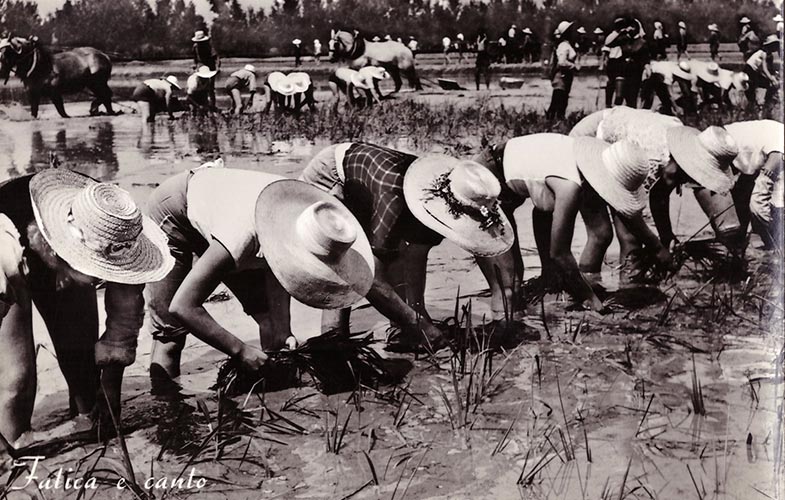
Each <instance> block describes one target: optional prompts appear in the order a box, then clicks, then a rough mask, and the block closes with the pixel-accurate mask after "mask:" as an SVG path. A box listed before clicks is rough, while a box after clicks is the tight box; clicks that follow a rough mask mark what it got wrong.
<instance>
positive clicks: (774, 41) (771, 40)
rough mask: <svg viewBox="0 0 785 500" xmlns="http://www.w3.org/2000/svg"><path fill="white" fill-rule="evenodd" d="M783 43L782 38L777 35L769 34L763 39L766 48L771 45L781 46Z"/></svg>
mask: <svg viewBox="0 0 785 500" xmlns="http://www.w3.org/2000/svg"><path fill="white" fill-rule="evenodd" d="M781 43H782V40H780V37H778V36H777V35H769V36H767V37H766V39H765V40H764V41H763V48H764V49H765V48H768V47H771V46H774V47H779V46H780V44H781Z"/></svg>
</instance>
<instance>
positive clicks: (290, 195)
mask: <svg viewBox="0 0 785 500" xmlns="http://www.w3.org/2000/svg"><path fill="white" fill-rule="evenodd" d="M322 201H328V202H331V203H333V204H335V205H336V206H338V207H339V208H340V209H341V210H343V211H345V214H344V215H345V217H346V220H351V221H352V223H353V224H354V225H355V229H356V232H357V239H356V240H355V241H354V243H353V244H352V246H351V247H350V248H349V249H348V250H347V251H346V252H344V253H343V254H342V255H341V256H340V257H338V258H336V259H335V260H332V261H328V260H325V259H322V258H320V257H318V256H316V255H314V254H312V253H311V252H309V251H308V250H307V249H306V247H305V245H303V244H302V242H301V239H300V236H299V235H298V234H297V230H296V223H295V222H296V221H297V218H298V217H299V216H300V214H302V213H303V211H305V209H306V208H308V207H310V206H311V205H313V204H314V203H318V202H322ZM255 220H256V222H255V225H256V232H257V234H259V235H260V236H259V244H260V247H261V250H262V253H263V254H264V258H265V259H266V260H267V263H268V265H269V266H270V270H271V271H272V272H273V274H274V275H275V277H276V278H278V281H279V282H280V283H281V285H282V286H283V287H284V288H285V289H286V291H287V292H289V294H290V295H291V296H292V297H294V298H295V299H297V300H299V301H300V302H302V303H304V304H306V305H308V306H311V307H316V308H319V309H340V308H344V307H349V306H351V305H352V304H355V303H357V302H359V301H360V300H361V299H362V298H363V297H365V295H366V294H367V293H368V291H369V290H370V289H371V285H372V284H373V277H374V259H373V253H372V252H371V244H370V243H369V242H368V237H367V236H366V235H365V233H364V231H363V229H362V227H361V226H360V223H359V222H358V221H357V219H356V218H355V217H354V216H353V215H352V213H351V212H349V209H348V208H346V207H345V206H343V205H342V204H341V203H340V202H339V201H338V200H337V199H336V198H335V197H333V196H331V195H330V194H328V193H325V192H324V191H322V190H320V189H319V188H317V187H315V186H311V185H310V184H306V183H304V182H301V181H295V180H292V179H284V180H279V181H275V182H273V183H271V184H270V185H269V186H267V187H266V188H265V189H264V190H263V191H262V192H261V194H260V195H259V198H258V199H257V201H256V214H255Z"/></svg>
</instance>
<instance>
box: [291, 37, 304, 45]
mask: <svg viewBox="0 0 785 500" xmlns="http://www.w3.org/2000/svg"><path fill="white" fill-rule="evenodd" d="M292 43H293V44H294V45H300V44H301V43H303V41H302V40H300V39H299V38H295V39H294V40H292Z"/></svg>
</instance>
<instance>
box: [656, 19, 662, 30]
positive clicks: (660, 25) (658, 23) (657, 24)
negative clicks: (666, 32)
mask: <svg viewBox="0 0 785 500" xmlns="http://www.w3.org/2000/svg"><path fill="white" fill-rule="evenodd" d="M654 27H655V28H657V29H660V30H661V29H662V23H661V22H659V21H654Z"/></svg>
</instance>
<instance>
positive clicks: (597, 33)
mask: <svg viewBox="0 0 785 500" xmlns="http://www.w3.org/2000/svg"><path fill="white" fill-rule="evenodd" d="M603 33H605V32H604V31H602V28H600V27H599V26H598V27H596V28H594V34H595V35H602V34H603Z"/></svg>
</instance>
